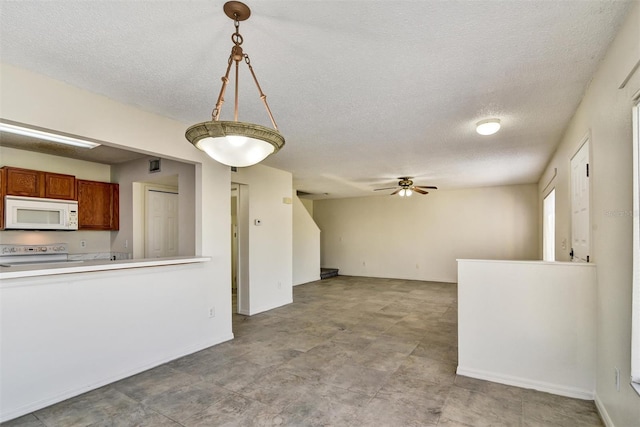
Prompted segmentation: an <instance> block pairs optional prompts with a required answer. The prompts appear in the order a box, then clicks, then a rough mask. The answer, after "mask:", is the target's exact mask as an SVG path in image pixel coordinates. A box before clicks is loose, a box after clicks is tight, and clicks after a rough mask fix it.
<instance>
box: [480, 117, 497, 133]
mask: <svg viewBox="0 0 640 427" xmlns="http://www.w3.org/2000/svg"><path fill="white" fill-rule="evenodd" d="M499 130H500V119H488V120H482V121H479V122H478V123H476V132H478V133H479V134H480V135H493V134H494V133H496V132H498V131H499Z"/></svg>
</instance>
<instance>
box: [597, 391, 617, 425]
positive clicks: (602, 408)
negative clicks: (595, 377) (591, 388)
mask: <svg viewBox="0 0 640 427" xmlns="http://www.w3.org/2000/svg"><path fill="white" fill-rule="evenodd" d="M594 400H595V403H596V409H597V410H598V414H600V418H602V421H603V422H604V425H605V426H607V427H615V425H614V424H613V421H612V420H611V417H610V416H609V413H608V412H607V408H606V406H604V403H602V400H600V396H598V395H597V394H596V398H595V399H594Z"/></svg>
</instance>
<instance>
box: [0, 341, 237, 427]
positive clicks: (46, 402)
mask: <svg viewBox="0 0 640 427" xmlns="http://www.w3.org/2000/svg"><path fill="white" fill-rule="evenodd" d="M232 339H233V333H232V334H229V335H224V336H221V337H217V338H216V339H213V340H211V341H207V342H205V343H202V344H198V345H193V346H189V347H185V348H182V349H180V350H178V351H176V352H175V353H174V354H172V355H168V356H166V357H163V358H161V359H158V360H155V361H153V362H150V363H147V364H145V365H142V366H138V367H136V368H134V369H131V370H128V371H127V372H122V373H119V374H116V375H112V376H109V377H106V378H104V379H102V380H100V381H98V382H95V383H92V384H86V385H83V386H81V387H76V388H73V389H69V390H65V391H63V392H61V393H59V394H56V395H55V396H52V397H49V398H46V399H41V400H38V401H35V402H31V403H29V404H27V405H23V406H21V407H19V408H14V409H10V410H8V411H5V412H3V413H1V414H0V422H5V421H9V420H12V419H14V418H18V417H21V416H23V415H27V414H30V413H31V412H34V411H37V410H39V409H42V408H46V407H47V406H51V405H53V404H55V403H58V402H62V401H63V400H67V399H70V398H72V397H76V396H79V395H81V394H83V393H87V392H89V391H91V390H95V389H98V388H100V387H103V386H105V385H107V384H111V383H114V382H116V381H120V380H122V379H124V378H128V377H130V376H133V375H136V374H139V373H140V372H144V371H147V370H149V369H152V368H155V367H156V366H160V365H162V364H165V363H168V362H171V361H172V360H175V359H179V358H181V357H184V356H187V355H189V354H192V353H195V352H198V351H200V350H204V349H205V348H209V347H211V346H214V345H217V344H222V343H223V342H226V341H229V340H232Z"/></svg>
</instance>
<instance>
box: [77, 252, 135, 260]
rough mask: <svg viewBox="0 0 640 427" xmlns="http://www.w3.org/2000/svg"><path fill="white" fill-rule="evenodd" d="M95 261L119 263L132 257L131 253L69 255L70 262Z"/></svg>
mask: <svg viewBox="0 0 640 427" xmlns="http://www.w3.org/2000/svg"><path fill="white" fill-rule="evenodd" d="M114 257H115V258H114ZM94 259H105V260H116V261H119V260H123V259H132V256H131V254H130V253H129V252H90V253H84V254H69V260H70V261H90V260H94Z"/></svg>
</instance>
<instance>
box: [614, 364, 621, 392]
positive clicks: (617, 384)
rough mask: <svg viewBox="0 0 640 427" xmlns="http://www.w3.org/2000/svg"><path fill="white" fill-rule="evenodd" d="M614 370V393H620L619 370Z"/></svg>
mask: <svg viewBox="0 0 640 427" xmlns="http://www.w3.org/2000/svg"><path fill="white" fill-rule="evenodd" d="M615 370H616V378H615V384H616V391H620V369H618V368H615Z"/></svg>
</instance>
